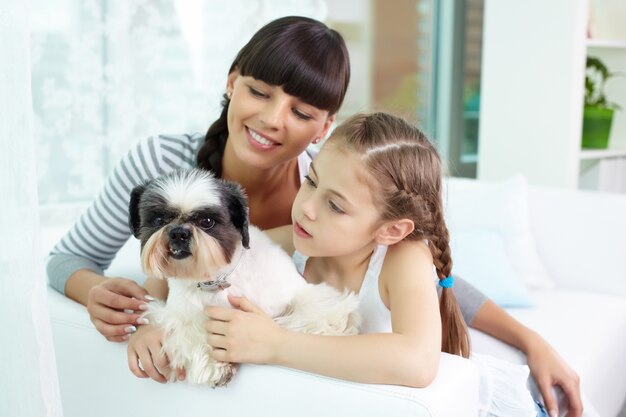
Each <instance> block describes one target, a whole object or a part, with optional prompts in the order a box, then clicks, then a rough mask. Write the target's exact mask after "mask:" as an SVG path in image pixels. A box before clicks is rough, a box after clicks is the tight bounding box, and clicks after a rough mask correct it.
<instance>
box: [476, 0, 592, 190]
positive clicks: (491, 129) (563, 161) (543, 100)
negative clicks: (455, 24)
mask: <svg viewBox="0 0 626 417" xmlns="http://www.w3.org/2000/svg"><path fill="white" fill-rule="evenodd" d="M587 9H588V3H587V0H550V1H544V0H527V1H518V0H495V1H494V0H488V1H486V2H485V16H484V18H485V20H484V22H485V27H484V34H483V42H484V43H483V58H482V65H483V66H482V78H481V91H482V92H481V114H480V132H479V137H480V140H479V164H478V178H480V179H500V178H505V177H508V176H510V175H513V174H515V173H522V174H524V175H525V176H526V177H527V178H528V180H529V182H530V183H532V184H541V185H553V186H561V187H569V188H575V187H576V186H577V183H578V164H579V162H578V154H579V149H580V131H581V126H582V106H583V102H582V101H583V90H584V66H585V52H586V46H585V33H586V20H587V13H588V10H587Z"/></svg>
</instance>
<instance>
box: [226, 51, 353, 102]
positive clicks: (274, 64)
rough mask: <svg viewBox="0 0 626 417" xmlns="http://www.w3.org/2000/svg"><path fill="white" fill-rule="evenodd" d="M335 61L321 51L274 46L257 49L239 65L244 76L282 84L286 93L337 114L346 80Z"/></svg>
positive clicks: (272, 83)
mask: <svg viewBox="0 0 626 417" xmlns="http://www.w3.org/2000/svg"><path fill="white" fill-rule="evenodd" d="M257 58H258V59H257ZM333 63H334V61H333V60H332V59H329V57H328V56H323V55H322V54H321V53H320V51H319V50H312V51H304V53H302V51H297V50H294V49H293V48H289V47H288V46H287V47H281V46H280V45H275V46H274V47H273V48H267V49H266V50H265V51H261V50H258V51H256V53H254V54H252V56H250V57H249V59H247V60H246V62H239V63H238V66H239V71H240V73H241V75H244V76H251V77H254V78H256V79H257V80H261V81H263V82H266V83H268V84H271V85H277V86H281V87H282V88H283V90H285V92H286V93H287V94H290V95H292V96H294V97H298V98H299V99H300V100H302V101H304V102H305V103H307V104H310V105H312V106H315V107H317V108H319V109H322V110H327V111H328V112H329V113H331V114H334V113H336V112H337V110H339V107H341V103H342V101H343V96H344V94H345V89H346V85H347V80H346V74H345V72H344V71H342V65H333ZM348 65H349V64H348Z"/></svg>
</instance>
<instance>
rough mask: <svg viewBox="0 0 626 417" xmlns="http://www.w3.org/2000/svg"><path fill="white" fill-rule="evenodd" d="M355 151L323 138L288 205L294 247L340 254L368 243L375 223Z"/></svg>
mask: <svg viewBox="0 0 626 417" xmlns="http://www.w3.org/2000/svg"><path fill="white" fill-rule="evenodd" d="M368 175H369V174H368V173H367V172H366V171H365V167H364V164H363V162H362V161H361V158H360V156H359V155H358V154H357V153H356V152H354V151H350V150H347V149H346V148H344V147H343V146H341V145H335V144H334V143H332V142H328V143H326V144H325V145H324V146H323V148H322V150H321V151H320V153H319V155H318V156H317V157H316V158H315V161H314V162H313V163H312V164H311V166H310V168H309V174H308V176H307V178H306V181H304V182H303V184H302V186H301V187H300V191H298V195H297V196H296V199H295V201H294V203H293V207H292V209H291V218H292V221H293V239H294V246H295V248H296V249H297V250H298V252H300V253H302V254H304V255H307V256H318V257H320V256H343V255H349V254H351V253H354V252H356V251H358V250H359V249H362V248H364V247H366V246H368V245H369V244H370V243H372V241H373V240H375V238H376V235H377V231H378V230H379V227H380V226H381V225H382V224H383V222H382V221H380V219H379V210H378V209H377V208H376V206H375V205H374V201H373V198H372V189H371V187H372V186H371V185H369V184H367V183H366V182H365V180H364V178H366V177H367V176H368Z"/></svg>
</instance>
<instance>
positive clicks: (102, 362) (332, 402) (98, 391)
mask: <svg viewBox="0 0 626 417" xmlns="http://www.w3.org/2000/svg"><path fill="white" fill-rule="evenodd" d="M48 292H49V295H48V300H49V308H50V313H51V318H52V329H53V335H54V344H55V351H56V358H57V368H58V375H59V382H60V387H61V395H62V401H63V406H64V415H65V416H66V417H74V416H76V417H78V416H81V417H82V416H85V415H89V416H92V417H99V416H111V415H120V413H122V412H123V414H124V415H128V416H142V415H178V414H180V413H181V412H184V414H185V415H186V416H189V417H194V416H206V415H209V414H211V415H219V416H223V417H226V416H229V415H233V416H242V415H247V416H254V415H268V414H271V415H274V416H295V415H297V416H331V415H359V416H381V415H393V416H396V417H402V416H434V417H453V416H459V415H477V413H478V386H479V384H478V372H477V370H476V368H475V366H474V364H473V363H472V362H470V361H468V360H466V359H463V358H460V357H458V356H451V355H447V354H442V357H441V365H440V369H439V373H438V376H437V377H436V379H435V381H434V382H433V383H432V384H431V385H430V386H429V387H428V388H425V389H415V388H408V387H400V386H392V385H375V384H359V383H353V382H347V381H342V380H338V379H333V378H328V377H323V376H319V375H314V374H310V373H306V372H301V371H296V370H292V369H287V368H283V367H278V366H260V365H242V366H241V367H240V370H239V372H238V373H237V375H236V376H235V377H234V378H233V380H232V381H231V382H230V383H229V384H228V386H226V387H223V388H216V389H210V388H208V387H204V386H193V385H190V384H187V383H169V384H163V385H162V384H157V383H155V382H154V381H152V380H145V379H139V378H136V377H135V376H134V375H133V374H132V373H131V372H130V371H129V370H128V366H127V360H126V345H125V344H117V343H110V342H107V341H106V340H104V338H103V337H102V336H101V335H100V334H99V333H98V332H97V331H96V330H95V329H94V328H93V326H92V324H91V322H90V321H89V318H88V316H87V313H86V310H85V308H84V307H83V306H81V305H79V304H77V303H74V302H73V301H71V300H69V299H67V298H65V297H63V296H62V295H60V294H58V293H56V292H55V291H54V290H52V289H49V291H48ZM451 398H454V401H451V400H450V399H451Z"/></svg>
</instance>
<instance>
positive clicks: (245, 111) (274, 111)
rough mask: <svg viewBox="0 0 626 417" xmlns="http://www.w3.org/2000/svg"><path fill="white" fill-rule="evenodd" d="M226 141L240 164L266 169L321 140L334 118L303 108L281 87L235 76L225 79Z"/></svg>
mask: <svg viewBox="0 0 626 417" xmlns="http://www.w3.org/2000/svg"><path fill="white" fill-rule="evenodd" d="M227 89H228V90H227V91H230V92H231V93H232V95H231V101H230V106H229V108H228V132H229V136H228V141H229V143H230V144H231V145H232V147H233V150H234V152H235V155H236V156H237V157H238V159H239V160H241V161H243V162H245V163H248V164H250V165H252V166H255V167H258V168H261V169H269V168H273V167H275V166H277V165H279V164H282V163H284V162H287V161H290V160H292V159H294V158H296V157H297V156H298V155H299V154H300V153H302V152H303V151H304V150H305V149H306V147H307V146H308V145H309V144H310V143H311V142H312V141H313V140H315V139H316V138H319V139H322V138H323V137H324V136H325V135H326V133H327V132H328V129H329V128H330V126H331V124H332V122H333V121H334V116H329V114H328V111H325V110H321V109H318V108H317V107H314V106H312V105H310V104H306V103H304V102H303V101H301V100H300V99H298V98H297V97H294V96H291V95H289V94H287V93H285V91H284V90H283V89H282V87H279V86H275V85H270V84H266V83H264V82H263V81H260V80H257V79H255V78H253V77H247V76H246V77H244V76H241V75H239V73H238V72H236V71H235V72H233V73H231V74H230V75H229V76H228V85H227Z"/></svg>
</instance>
